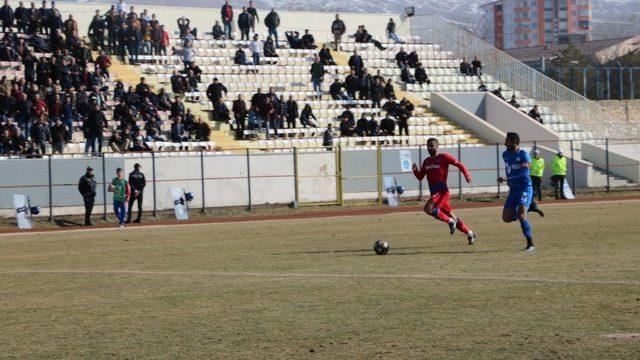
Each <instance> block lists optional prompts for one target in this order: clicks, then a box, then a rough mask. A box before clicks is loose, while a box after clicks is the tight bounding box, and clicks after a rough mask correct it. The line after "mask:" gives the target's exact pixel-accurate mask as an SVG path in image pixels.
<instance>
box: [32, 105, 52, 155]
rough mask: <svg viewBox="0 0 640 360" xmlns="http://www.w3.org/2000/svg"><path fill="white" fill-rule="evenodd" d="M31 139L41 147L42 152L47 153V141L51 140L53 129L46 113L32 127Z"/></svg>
mask: <svg viewBox="0 0 640 360" xmlns="http://www.w3.org/2000/svg"><path fill="white" fill-rule="evenodd" d="M31 141H32V142H33V143H34V144H35V145H36V146H37V147H38V148H39V149H40V153H41V154H46V152H47V151H46V146H47V143H50V142H51V131H50V130H49V124H47V121H46V119H45V117H44V115H42V116H41V117H40V118H39V119H38V122H37V123H35V124H34V125H33V126H32V127H31Z"/></svg>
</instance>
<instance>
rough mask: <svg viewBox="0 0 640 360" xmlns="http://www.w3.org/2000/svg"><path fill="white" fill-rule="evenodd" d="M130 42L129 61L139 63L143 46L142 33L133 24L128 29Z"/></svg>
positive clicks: (128, 47) (128, 45) (128, 46)
mask: <svg viewBox="0 0 640 360" xmlns="http://www.w3.org/2000/svg"><path fill="white" fill-rule="evenodd" d="M127 37H128V40H129V41H128V43H127V49H128V50H129V63H130V64H137V63H139V61H140V59H139V55H140V47H141V46H142V33H141V32H140V29H138V28H137V27H135V26H131V27H130V28H129V30H128V31H127Z"/></svg>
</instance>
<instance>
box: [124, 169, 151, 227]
mask: <svg viewBox="0 0 640 360" xmlns="http://www.w3.org/2000/svg"><path fill="white" fill-rule="evenodd" d="M141 167H142V166H141V165H140V164H137V163H136V164H135V165H133V171H132V172H131V173H129V186H131V196H130V197H129V206H128V209H129V211H128V212H127V224H128V223H130V222H131V210H132V209H133V203H134V202H135V201H136V200H137V201H138V216H137V217H136V219H135V220H133V222H134V223H139V222H140V220H142V194H143V192H144V187H145V186H146V185H147V180H146V179H145V177H144V174H143V173H142V172H141V171H140V168H141Z"/></svg>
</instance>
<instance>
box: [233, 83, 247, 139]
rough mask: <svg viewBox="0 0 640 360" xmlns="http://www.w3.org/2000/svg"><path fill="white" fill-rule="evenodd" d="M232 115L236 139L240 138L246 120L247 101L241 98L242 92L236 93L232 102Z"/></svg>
mask: <svg viewBox="0 0 640 360" xmlns="http://www.w3.org/2000/svg"><path fill="white" fill-rule="evenodd" d="M231 111H232V112H233V117H234V118H235V119H236V134H237V138H238V139H242V136H243V135H244V130H245V128H246V121H247V103H246V102H245V101H244V99H243V98H242V94H238V99H237V100H235V101H234V102H233V106H232V107H231Z"/></svg>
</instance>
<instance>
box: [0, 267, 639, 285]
mask: <svg viewBox="0 0 640 360" xmlns="http://www.w3.org/2000/svg"><path fill="white" fill-rule="evenodd" d="M9 274H13V275H20V274H22V275H26V274H43V275H46V274H49V275H50V274H63V275H142V276H145V275H156V276H157V275H160V276H219V277H257V278H287V279H291V278H303V279H327V278H328V279H404V280H463V281H512V282H539V283H556V284H593V285H631V286H640V281H630V280H594V279H585V280H580V279H545V278H537V277H508V276H474V275H471V276H469V275H456V274H442V275H438V274H331V273H273V272H234V271H231V272H220V271H145V270H104V271H101V270H7V271H0V275H9Z"/></svg>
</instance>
